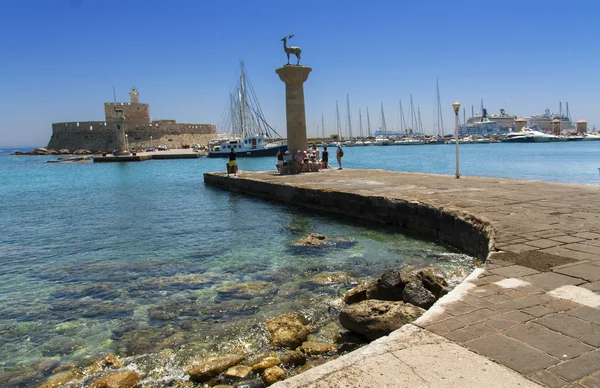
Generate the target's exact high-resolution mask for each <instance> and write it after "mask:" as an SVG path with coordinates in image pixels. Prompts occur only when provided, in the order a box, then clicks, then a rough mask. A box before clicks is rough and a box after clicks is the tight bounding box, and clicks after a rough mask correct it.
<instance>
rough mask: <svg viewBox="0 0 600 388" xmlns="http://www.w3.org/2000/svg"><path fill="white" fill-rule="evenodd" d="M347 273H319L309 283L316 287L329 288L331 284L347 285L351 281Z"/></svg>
mask: <svg viewBox="0 0 600 388" xmlns="http://www.w3.org/2000/svg"><path fill="white" fill-rule="evenodd" d="M350 279H351V278H350V275H348V273H347V272H319V273H317V274H315V275H313V276H312V277H311V278H310V279H309V280H308V282H309V283H312V284H314V285H316V286H327V285H331V284H340V283H347V282H349V281H350Z"/></svg>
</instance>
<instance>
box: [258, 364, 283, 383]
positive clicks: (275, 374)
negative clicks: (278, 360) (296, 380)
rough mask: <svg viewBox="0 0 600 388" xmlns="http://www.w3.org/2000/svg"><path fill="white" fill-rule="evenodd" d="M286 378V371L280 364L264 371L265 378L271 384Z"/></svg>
mask: <svg viewBox="0 0 600 388" xmlns="http://www.w3.org/2000/svg"><path fill="white" fill-rule="evenodd" d="M284 378H285V371H284V370H283V369H281V368H280V367H278V366H273V367H271V368H269V369H267V370H265V371H264V373H263V379H264V380H265V382H266V383H267V384H269V385H271V384H273V383H276V382H277V381H279V380H283V379H284Z"/></svg>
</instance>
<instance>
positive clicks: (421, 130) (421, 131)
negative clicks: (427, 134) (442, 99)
mask: <svg viewBox="0 0 600 388" xmlns="http://www.w3.org/2000/svg"><path fill="white" fill-rule="evenodd" d="M417 111H418V112H419V133H421V134H422V133H423V122H422V121H421V108H419V107H417Z"/></svg>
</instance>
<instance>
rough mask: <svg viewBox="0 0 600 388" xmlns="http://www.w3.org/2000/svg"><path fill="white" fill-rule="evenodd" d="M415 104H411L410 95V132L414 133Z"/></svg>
mask: <svg viewBox="0 0 600 388" xmlns="http://www.w3.org/2000/svg"><path fill="white" fill-rule="evenodd" d="M415 121H416V120H415V104H414V103H413V98H412V94H411V95H410V132H411V133H413V132H414V131H415Z"/></svg>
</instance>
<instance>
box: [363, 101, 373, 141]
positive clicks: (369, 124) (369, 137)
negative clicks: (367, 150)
mask: <svg viewBox="0 0 600 388" xmlns="http://www.w3.org/2000/svg"><path fill="white" fill-rule="evenodd" d="M367 139H371V119H370V118H369V107H367ZM363 144H364V145H366V146H372V145H373V142H372V141H371V140H365V141H364V142H363Z"/></svg>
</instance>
